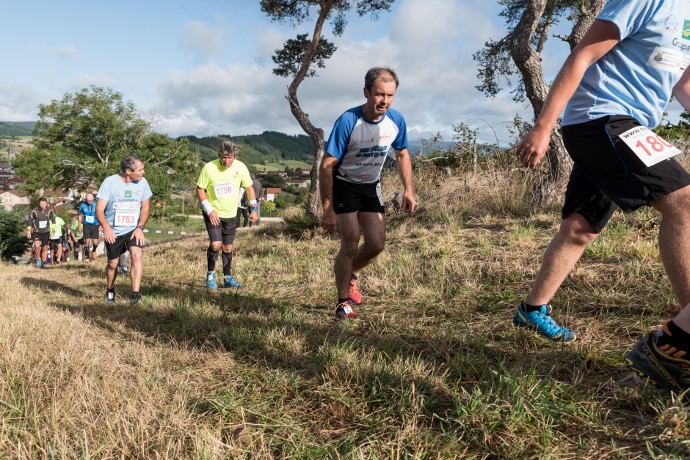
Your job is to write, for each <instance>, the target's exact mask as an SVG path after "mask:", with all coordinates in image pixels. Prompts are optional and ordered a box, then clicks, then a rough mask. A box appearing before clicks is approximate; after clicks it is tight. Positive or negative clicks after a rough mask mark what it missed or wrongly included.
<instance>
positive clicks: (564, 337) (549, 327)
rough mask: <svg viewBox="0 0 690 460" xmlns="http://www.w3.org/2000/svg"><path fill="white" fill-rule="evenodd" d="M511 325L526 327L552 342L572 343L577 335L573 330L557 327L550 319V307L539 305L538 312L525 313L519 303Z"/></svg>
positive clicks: (521, 304) (522, 305)
mask: <svg viewBox="0 0 690 460" xmlns="http://www.w3.org/2000/svg"><path fill="white" fill-rule="evenodd" d="M513 324H514V325H516V326H520V327H526V328H528V329H532V330H533V331H536V332H537V333H538V334H539V335H541V336H543V337H546V338H547V339H549V340H553V341H554V342H565V343H570V342H574V341H575V340H576V339H577V334H576V333H575V331H574V330H573V329H568V328H565V327H563V326H559V325H558V323H556V321H554V319H553V318H552V317H551V305H541V306H540V307H539V310H537V311H532V312H529V313H527V312H526V311H525V309H524V304H523V303H522V302H520V306H518V309H517V312H515V317H514V318H513Z"/></svg>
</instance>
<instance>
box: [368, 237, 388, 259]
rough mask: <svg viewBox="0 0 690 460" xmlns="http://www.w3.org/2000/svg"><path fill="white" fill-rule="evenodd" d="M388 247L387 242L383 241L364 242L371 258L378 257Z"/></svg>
mask: <svg viewBox="0 0 690 460" xmlns="http://www.w3.org/2000/svg"><path fill="white" fill-rule="evenodd" d="M385 247H386V242H385V241H383V240H381V241H365V242H364V248H365V250H366V252H367V254H369V255H371V256H376V255H379V254H381V253H382V252H383V249H384V248H385Z"/></svg>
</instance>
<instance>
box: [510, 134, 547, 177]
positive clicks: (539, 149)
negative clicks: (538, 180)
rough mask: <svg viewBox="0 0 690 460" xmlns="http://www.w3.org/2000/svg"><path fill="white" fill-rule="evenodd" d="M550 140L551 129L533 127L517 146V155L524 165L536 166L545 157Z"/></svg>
mask: <svg viewBox="0 0 690 460" xmlns="http://www.w3.org/2000/svg"><path fill="white" fill-rule="evenodd" d="M549 142H551V131H547V130H544V129H539V128H536V127H535V128H532V129H531V130H530V131H529V132H528V133H527V135H526V136H525V137H524V138H523V139H522V141H520V143H519V144H518V145H517V147H515V156H516V157H518V160H519V161H520V163H522V164H523V165H524V166H527V167H529V168H534V167H535V166H536V165H537V164H538V163H539V162H540V161H541V160H542V158H544V155H545V154H546V150H547V149H548V148H549Z"/></svg>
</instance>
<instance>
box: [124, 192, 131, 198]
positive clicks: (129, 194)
mask: <svg viewBox="0 0 690 460" xmlns="http://www.w3.org/2000/svg"><path fill="white" fill-rule="evenodd" d="M125 198H132V191H131V190H125Z"/></svg>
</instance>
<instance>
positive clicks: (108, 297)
mask: <svg viewBox="0 0 690 460" xmlns="http://www.w3.org/2000/svg"><path fill="white" fill-rule="evenodd" d="M120 169H121V171H122V172H121V173H120V174H114V175H112V176H109V177H107V178H106V179H105V180H104V181H103V183H102V184H101V187H100V188H99V189H98V202H97V204H96V216H97V217H98V222H99V223H100V224H101V226H102V227H103V237H104V239H105V249H106V254H107V256H108V264H107V265H106V268H105V277H106V281H107V284H108V287H107V291H106V294H105V302H106V303H108V304H113V303H115V278H117V272H118V270H117V269H118V262H119V260H120V255H121V254H122V253H123V252H125V251H127V250H129V253H130V255H131V256H132V266H131V275H130V278H131V280H132V295H131V298H130V303H131V304H137V303H139V301H140V299H141V295H140V294H139V288H140V286H141V276H142V273H143V249H144V225H145V224H146V221H147V220H148V218H149V209H150V203H149V200H150V198H151V196H152V193H151V188H150V187H149V184H148V182H147V181H146V179H144V164H143V163H142V162H141V160H140V159H139V157H137V156H136V155H128V156H126V157H125V158H123V159H122V161H121V162H120Z"/></svg>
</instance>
